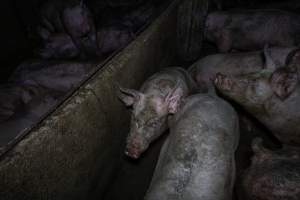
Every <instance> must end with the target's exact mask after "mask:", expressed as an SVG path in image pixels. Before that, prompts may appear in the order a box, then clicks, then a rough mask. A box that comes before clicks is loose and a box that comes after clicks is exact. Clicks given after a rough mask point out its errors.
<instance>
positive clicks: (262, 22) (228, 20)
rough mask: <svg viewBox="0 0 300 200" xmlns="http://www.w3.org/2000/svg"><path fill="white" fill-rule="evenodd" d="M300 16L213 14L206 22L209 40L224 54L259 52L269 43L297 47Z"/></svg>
mask: <svg viewBox="0 0 300 200" xmlns="http://www.w3.org/2000/svg"><path fill="white" fill-rule="evenodd" d="M299 35H300V15H299V14H296V13H292V12H288V11H281V10H275V9H274V10H271V9H270V10H231V11H217V12H212V13H210V14H209V15H208V17H207V19H206V32H205V37H206V39H207V40H208V41H210V42H213V43H215V44H216V45H217V47H218V49H219V50H220V51H221V52H228V51H229V50H232V49H237V50H259V49H262V48H263V47H264V45H265V44H269V45H274V46H283V47H288V46H297V45H298V44H299V43H300V36H299Z"/></svg>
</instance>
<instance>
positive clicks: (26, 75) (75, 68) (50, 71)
mask: <svg viewBox="0 0 300 200" xmlns="http://www.w3.org/2000/svg"><path fill="white" fill-rule="evenodd" d="M93 66H94V65H93V63H87V62H75V61H43V60H34V61H27V62H24V63H22V64H21V65H19V66H18V67H17V69H16V70H15V72H14V73H13V74H12V76H11V77H10V81H15V82H26V81H28V80H33V81H35V82H36V83H37V84H39V85H41V86H43V87H45V88H48V89H52V90H55V91H60V92H67V91H68V90H70V89H72V88H73V87H74V86H76V85H77V84H79V82H80V81H82V80H83V79H84V78H85V77H87V76H88V73H89V71H90V70H91V69H92V67H93Z"/></svg>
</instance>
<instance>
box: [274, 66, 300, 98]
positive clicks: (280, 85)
mask: <svg viewBox="0 0 300 200" xmlns="http://www.w3.org/2000/svg"><path fill="white" fill-rule="evenodd" d="M270 82H271V87H272V90H273V91H274V93H275V94H276V95H277V96H278V97H279V98H280V99H281V100H284V99H286V98H287V97H288V96H289V95H290V94H291V93H292V92H293V91H294V90H295V89H296V87H297V84H298V75H297V70H296V68H295V67H291V68H288V67H281V68H278V69H277V70H276V71H275V72H274V73H273V74H272V76H271V79H270Z"/></svg>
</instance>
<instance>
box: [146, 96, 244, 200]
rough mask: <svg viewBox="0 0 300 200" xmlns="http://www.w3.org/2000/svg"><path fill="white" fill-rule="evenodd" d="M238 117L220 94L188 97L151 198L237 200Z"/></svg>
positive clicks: (176, 118) (161, 161)
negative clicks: (235, 185) (233, 198)
mask: <svg viewBox="0 0 300 200" xmlns="http://www.w3.org/2000/svg"><path fill="white" fill-rule="evenodd" d="M238 138H239V126H238V117H237V114H236V112H235V111H234V109H233V108H232V107H231V106H230V105H229V104H228V103H227V102H225V101H223V100H222V99H220V98H218V97H217V96H216V95H215V94H214V95H212V94H198V95H192V96H190V97H188V98H187V99H186V100H185V101H184V103H183V105H182V106H181V107H180V108H179V109H178V112H177V113H175V115H174V117H173V119H172V121H171V124H170V135H169V138H168V140H169V141H168V142H167V143H165V145H164V147H163V149H162V151H161V154H160V157H159V161H158V164H157V167H156V169H155V172H154V176H153V179H152V182H151V185H150V188H149V189H148V192H147V194H146V197H145V200H158V199H159V200H171V199H172V200H183V199H184V200H199V199H201V200H231V199H232V190H233V185H234V180H235V160H234V152H235V150H236V148H237V145H238Z"/></svg>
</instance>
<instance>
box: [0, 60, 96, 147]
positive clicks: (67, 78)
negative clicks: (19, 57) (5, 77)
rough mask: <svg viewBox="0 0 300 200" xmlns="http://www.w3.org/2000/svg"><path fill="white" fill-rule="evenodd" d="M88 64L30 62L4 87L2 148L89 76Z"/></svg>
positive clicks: (0, 103)
mask: <svg viewBox="0 0 300 200" xmlns="http://www.w3.org/2000/svg"><path fill="white" fill-rule="evenodd" d="M93 66H94V65H93V64H92V63H87V62H71V61H70V62H57V61H52V62H50V61H42V60H35V61H28V62H24V63H22V64H21V65H20V66H19V67H18V68H17V69H16V71H15V72H14V73H13V75H12V76H11V77H10V82H11V84H10V85H8V86H3V88H0V97H1V99H0V130H1V134H0V145H5V144H6V143H7V142H9V141H10V140H11V139H12V138H14V137H15V136H17V135H18V134H19V133H21V132H22V131H24V130H25V129H28V128H30V127H31V126H33V125H35V124H36V123H37V122H39V120H40V119H41V118H42V117H43V116H44V115H45V114H47V113H48V112H49V111H50V110H51V108H53V107H54V106H55V105H56V104H57V103H58V102H59V101H60V100H62V98H63V97H64V95H66V93H67V92H68V91H69V90H70V89H73V88H74V87H75V86H77V85H78V84H79V83H80V81H82V80H83V79H84V78H85V77H87V75H88V73H89V72H90V70H91V69H92V67H93Z"/></svg>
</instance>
